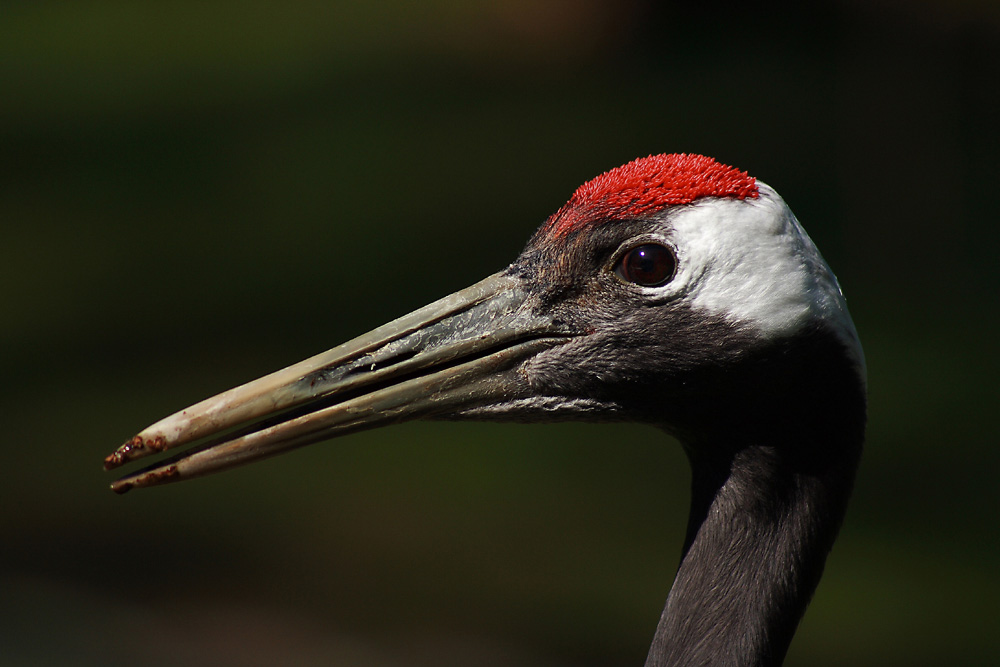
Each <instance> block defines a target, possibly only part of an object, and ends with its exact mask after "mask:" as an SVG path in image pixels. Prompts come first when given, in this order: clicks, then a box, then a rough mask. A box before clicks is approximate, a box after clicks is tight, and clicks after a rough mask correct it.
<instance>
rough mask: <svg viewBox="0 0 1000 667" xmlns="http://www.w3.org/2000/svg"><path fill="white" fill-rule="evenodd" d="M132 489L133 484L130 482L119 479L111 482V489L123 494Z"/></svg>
mask: <svg viewBox="0 0 1000 667" xmlns="http://www.w3.org/2000/svg"><path fill="white" fill-rule="evenodd" d="M131 489H132V484H131V483H129V482H123V481H117V482H112V483H111V490H112V491H114V492H115V493H117V494H118V495H122V494H123V493H128V492H129V491H130V490H131Z"/></svg>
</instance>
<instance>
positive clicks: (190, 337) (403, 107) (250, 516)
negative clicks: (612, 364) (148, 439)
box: [0, 0, 1000, 666]
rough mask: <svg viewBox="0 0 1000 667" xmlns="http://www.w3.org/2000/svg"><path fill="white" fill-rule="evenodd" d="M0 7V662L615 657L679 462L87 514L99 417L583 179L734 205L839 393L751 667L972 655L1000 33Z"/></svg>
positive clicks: (414, 452)
mask: <svg viewBox="0 0 1000 667" xmlns="http://www.w3.org/2000/svg"><path fill="white" fill-rule="evenodd" d="M798 4H803V5H806V4H809V3H797V4H789V5H787V6H785V7H781V8H773V7H772V8H767V9H765V8H761V7H758V6H756V5H754V4H749V3H735V2H726V3H722V4H719V5H711V6H709V5H708V4H707V3H706V4H705V6H703V7H701V8H700V9H697V10H692V9H690V8H687V6H686V5H680V4H675V5H669V4H668V5H659V4H654V3H652V2H641V1H639V0H634V1H632V2H612V1H608V2H601V1H600V0H581V1H577V2H573V1H571V0H532V1H530V2H529V1H527V0H503V1H500V0H497V1H495V2H488V3H487V2H478V3H477V2H457V1H448V0H436V1H433V2H430V1H425V2H406V3H403V2H388V1H384V2H367V3H361V2H358V3H351V4H345V3H309V2H284V3H269V2H233V1H229V2H214V3H201V2H159V3H126V2H64V3H48V2H6V3H3V4H2V5H0V224H2V242H0V271H2V272H3V273H2V277H3V280H2V281H0V313H2V314H0V337H2V340H0V374H2V375H0V377H2V380H3V381H2V384H0V416H2V429H3V437H2V441H0V447H2V449H0V453H2V457H3V458H2V466H3V478H2V479H3V483H2V485H0V507H2V510H0V647H2V648H0V664H5V665H6V664H11V665H49V664H67V665H69V664H72V665H119V664H122V665H123V664H136V663H138V664H146V665H217V664H229V665H270V664H278V663H279V662H281V663H283V664H292V665H326V664H348V665H595V666H596V665H618V664H621V665H638V664H641V661H642V659H643V657H644V655H645V650H646V646H647V644H648V641H649V639H650V638H651V636H652V633H653V629H654V627H655V624H656V621H657V618H658V616H659V613H660V610H661V607H662V604H663V600H664V598H665V596H666V593H667V590H668V588H669V585H670V581H671V579H672V576H673V570H674V567H675V565H676V561H677V557H678V552H679V548H680V542H681V538H682V530H683V525H684V518H685V516H686V511H687V484H688V472H687V466H686V462H685V460H684V458H683V456H682V454H681V451H680V448H679V447H678V446H677V444H676V443H675V442H673V441H671V440H669V439H667V438H666V437H664V436H662V435H661V434H660V433H658V432H657V431H655V430H652V429H649V428H644V427H637V426H620V425H616V426H592V425H559V426H518V425H484V424H422V423H415V424H409V425H404V426H399V427H394V428H391V429H387V430H384V431H376V432H372V433H367V434H362V435H357V436H352V437H349V438H344V439H342V440H339V441H336V442H331V443H325V444H322V445H316V446H313V447H310V448H308V449H305V450H302V451H299V452H296V453H294V454H290V455H288V456H285V457H282V458H278V459H274V460H271V461H268V462H265V463H260V464H257V465H254V466H251V467H249V468H245V469H241V470H238V471H234V472H230V473H227V474H224V475H220V476H218V477H212V478H208V479H204V480H197V481H193V482H189V483H186V484H183V485H177V486H169V487H165V488H162V489H154V490H149V491H140V492H136V493H132V494H129V495H128V496H125V497H117V496H115V495H113V494H111V493H110V492H109V491H108V490H107V483H108V482H109V481H110V479H111V476H110V475H108V474H106V473H104V472H103V471H102V470H101V469H100V462H101V460H102V458H103V457H104V455H106V454H107V453H109V452H110V451H111V450H112V449H113V448H114V447H115V446H116V445H118V444H119V443H120V442H121V441H123V440H125V439H126V438H128V437H130V436H131V435H132V434H133V433H135V432H136V431H137V430H139V429H140V428H142V427H144V426H146V425H147V424H149V423H151V422H152V421H154V420H156V419H158V418H160V417H162V416H165V415H166V414H167V413H169V412H173V411H174V410H176V409H179V408H182V407H184V406H186V405H188V404H190V403H193V402H195V401H197V400H200V399H201V398H204V397H205V396H208V395H210V394H213V393H215V392H217V391H220V390H223V389H226V388H228V387H230V386H232V385H234V384H237V383H240V382H243V381H246V380H249V379H252V378H254V377H256V376H258V375H260V374H263V373H265V372H268V371H271V370H274V369H276V368H279V367H282V366H285V365H287V364H289V363H292V362H295V361H298V360H299V359H302V358H304V357H306V356H309V355H311V354H313V353H316V352H319V351H321V350H324V349H326V348H328V347H331V346H333V345H334V344H336V343H339V342H341V341H343V340H345V339H347V338H349V337H351V336H353V335H356V334H358V333H361V332H364V331H366V330H368V329H369V328H371V327H372V326H374V325H377V324H379V323H381V322H382V321H384V320H387V319H389V318H391V317H395V316H397V315H400V314H402V313H404V312H407V311H409V310H410V309H412V308H414V307H417V306H419V305H422V304H423V303H425V302H428V301H430V300H432V299H434V298H437V297H439V296H442V295H443V294H446V293H448V292H450V291H452V290H455V289H458V288H460V287H464V286H465V285H467V284H470V283H472V282H474V281H475V280H477V279H479V278H480V277H482V276H485V275H486V274H488V273H491V272H493V271H495V270H498V269H500V268H502V267H503V266H504V265H505V264H506V263H507V262H509V261H510V260H511V259H512V258H513V257H514V256H515V255H516V253H517V252H518V251H519V249H520V247H521V245H522V243H523V242H524V241H525V240H526V239H527V238H528V236H529V235H530V234H531V232H532V231H533V230H534V228H535V226H536V225H537V224H539V223H540V222H541V221H542V220H543V219H544V218H545V217H546V216H547V215H548V214H549V213H550V212H552V211H553V210H555V209H556V208H557V207H559V206H560V205H561V204H562V203H563V202H564V201H565V199H566V198H567V197H568V196H569V194H570V193H571V192H572V190H573V188H574V187H575V186H576V185H578V184H579V183H581V182H583V181H584V180H586V179H588V178H590V177H592V176H594V175H596V174H598V173H600V172H602V171H604V170H606V169H608V168H611V167H614V166H616V165H619V164H621V163H623V162H625V161H627V160H630V159H632V158H634V157H637V156H643V155H647V154H649V153H656V152H674V151H691V152H702V153H706V154H709V155H713V156H715V157H717V158H719V159H720V160H722V161H724V162H727V163H730V164H734V165H737V166H739V167H740V168H743V169H746V170H748V171H749V172H750V173H751V174H753V175H755V176H757V177H758V178H760V179H762V180H764V181H766V182H767V183H769V184H771V185H773V186H775V187H776V188H777V189H778V190H779V191H780V192H781V193H782V194H783V196H784V197H785V199H786V201H788V202H789V204H790V205H791V206H792V208H793V210H794V211H795V212H796V213H797V215H798V217H799V218H800V219H801V220H802V222H803V223H804V225H805V226H806V228H807V229H808V230H809V231H810V233H811V234H812V236H813V238H814V239H815V240H816V242H817V243H818V245H819V246H820V247H821V249H822V250H823V252H824V254H825V255H826V258H827V260H828V261H829V263H830V264H831V265H832V266H833V267H834V269H835V270H836V272H837V273H838V275H839V277H840V279H841V282H842V284H843V286H844V289H845V291H846V293H847V295H848V299H849V303H850V306H851V309H852V312H853V314H854V318H855V321H856V323H857V326H858V329H859V331H860V332H861V336H862V339H863V341H864V344H865V350H866V354H867V357H868V364H869V378H870V391H871V406H870V407H871V419H870V428H869V442H868V446H867V451H866V455H865V459H864V462H863V467H862V470H861V474H860V477H859V480H858V486H857V491H856V494H855V497H854V501H853V505H852V508H851V512H850V514H849V516H848V519H847V522H846V525H845V527H844V531H843V533H842V537H841V539H840V541H839V542H838V544H837V547H836V549H835V550H834V553H833V555H832V557H831V559H830V561H829V565H828V568H827V573H826V576H825V578H824V580H823V583H822V585H821V586H820V589H819V591H818V592H817V594H816V597H815V600H814V603H813V604H812V606H811V608H810V610H809V613H808V614H807V616H806V619H805V621H804V622H803V624H802V627H801V630H800V632H799V634H798V637H797V638H796V641H795V642H794V644H793V646H792V649H791V652H790V654H789V659H788V664H789V665H848V664H849V665H896V664H899V665H921V664H926V665H941V664H948V665H991V664H997V663H998V662H1000V648H998V640H997V636H998V629H1000V628H998V622H997V616H998V612H997V601H996V600H997V594H998V592H1000V591H998V588H1000V574H998V567H997V565H998V557H997V548H998V546H1000V540H998V534H997V519H996V510H997V507H998V500H1000V492H998V489H997V486H996V482H995V479H996V474H997V470H998V462H1000V449H998V447H997V444H998V443H997V437H996V435H997V427H996V418H995V414H996V410H997V408H998V400H997V398H998V391H997V387H996V382H997V367H996V366H997V365H996V361H995V360H996V352H995V350H996V347H997V346H996V333H995V331H996V328H997V324H998V318H997V307H996V306H997V294H998V291H1000V289H998V288H1000V271H998V268H997V260H996V255H997V251H996V248H997V246H998V241H1000V238H998V237H1000V235H998V232H997V223H998V220H997V215H996V210H997V202H996V193H997V190H998V183H1000V169H998V163H997V156H998V149H1000V142H998V130H997V123H998V108H1000V105H998V102H1000V99H998V98H1000V92H998V91H1000V9H998V7H997V5H996V3H995V2H991V1H989V0H982V1H981V2H974V1H972V0H965V1H956V0H948V1H945V0H941V1H939V2H934V1H931V0H926V1H924V2H911V3H903V2H899V3H896V2H881V3H878V2H876V3H862V2H857V3H852V2H840V3H831V2H819V3H813V4H809V7H810V8H809V9H803V8H800V7H798V6H797V5H798Z"/></svg>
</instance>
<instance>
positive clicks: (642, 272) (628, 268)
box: [615, 243, 677, 287]
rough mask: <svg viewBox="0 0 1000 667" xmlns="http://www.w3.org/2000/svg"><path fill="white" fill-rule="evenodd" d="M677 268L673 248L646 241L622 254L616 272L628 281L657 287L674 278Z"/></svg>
mask: <svg viewBox="0 0 1000 667" xmlns="http://www.w3.org/2000/svg"><path fill="white" fill-rule="evenodd" d="M676 269H677V258H676V257H674V252H673V250H671V249H670V248H668V247H666V246H663V245H660V244H658V243H644V244H642V245H640V246H636V247H634V248H632V249H631V250H629V251H628V252H626V253H625V254H624V255H622V258H621V260H620V261H619V262H618V266H616V267H615V273H616V274H618V277H619V278H621V279H622V280H624V281H626V282H629V283H635V284H636V285H642V286H643V287H656V286H658V285H662V284H663V283H665V282H667V281H668V280H670V279H671V278H673V277H674V271H675V270H676Z"/></svg>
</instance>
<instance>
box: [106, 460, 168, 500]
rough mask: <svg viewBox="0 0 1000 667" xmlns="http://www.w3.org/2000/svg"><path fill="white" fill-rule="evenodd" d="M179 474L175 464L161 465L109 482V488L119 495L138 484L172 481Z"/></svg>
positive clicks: (147, 484)
mask: <svg viewBox="0 0 1000 667" xmlns="http://www.w3.org/2000/svg"><path fill="white" fill-rule="evenodd" d="M180 476H181V472H180V470H178V468H177V465H176V464H169V465H162V466H159V467H154V468H153V469H151V470H149V469H147V470H146V471H145V472H138V473H135V474H133V475H127V476H125V477H122V478H121V479H118V480H115V481H114V482H111V490H112V491H114V492H115V493H117V494H119V495H120V494H122V493H126V492H128V491H130V490H131V489H134V488H136V487H140V486H157V485H158V484H166V483H167V482H173V481H176V480H178V479H180Z"/></svg>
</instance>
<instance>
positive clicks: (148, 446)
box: [104, 434, 167, 470]
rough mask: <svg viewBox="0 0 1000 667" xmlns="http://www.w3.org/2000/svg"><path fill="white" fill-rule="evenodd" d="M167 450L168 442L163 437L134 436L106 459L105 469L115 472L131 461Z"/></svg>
mask: <svg viewBox="0 0 1000 667" xmlns="http://www.w3.org/2000/svg"><path fill="white" fill-rule="evenodd" d="M165 449H167V441H166V438H164V437H163V436H162V435H158V436H156V437H153V438H144V437H142V435H141V434H140V435H137V436H134V437H133V438H132V439H131V440H129V441H127V442H126V443H125V444H123V445H122V446H121V447H119V448H118V449H116V450H115V451H114V452H112V453H111V454H109V455H108V456H107V457H106V458H105V459H104V469H105V470H114V469H115V468H118V467H121V466H123V465H125V464H126V463H128V462H129V461H132V460H135V459H138V458H142V457H143V456H146V455H148V454H155V453H157V452H162V451H163V450H165Z"/></svg>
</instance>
